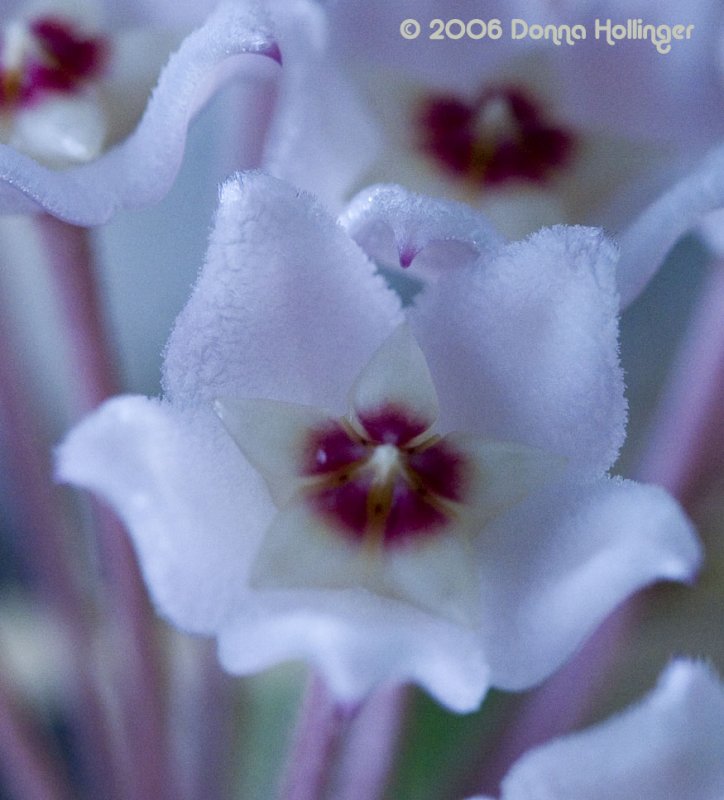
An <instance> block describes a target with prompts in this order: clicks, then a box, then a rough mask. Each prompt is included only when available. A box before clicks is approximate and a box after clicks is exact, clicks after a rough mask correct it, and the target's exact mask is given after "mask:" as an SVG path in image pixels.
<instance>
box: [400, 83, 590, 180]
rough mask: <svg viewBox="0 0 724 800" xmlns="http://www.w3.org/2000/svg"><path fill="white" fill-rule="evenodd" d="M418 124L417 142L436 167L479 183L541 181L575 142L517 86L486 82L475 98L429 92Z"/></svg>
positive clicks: (565, 158)
mask: <svg viewBox="0 0 724 800" xmlns="http://www.w3.org/2000/svg"><path fill="white" fill-rule="evenodd" d="M416 128H417V129H418V131H419V133H418V143H419V147H420V148H421V149H422V151H423V152H424V153H425V154H426V155H428V156H429V157H431V158H432V159H433V160H434V162H435V163H436V164H437V165H438V167H440V168H441V169H442V170H444V171H446V172H448V173H450V174H452V175H454V176H456V177H459V178H463V179H466V180H467V181H469V182H472V183H473V184H475V186H477V187H478V188H483V187H490V186H500V185H502V184H506V183H509V182H514V181H524V182H529V183H543V182H545V181H546V180H548V179H549V178H550V177H551V176H552V175H553V174H554V173H555V172H556V170H558V169H559V168H560V167H563V166H565V165H566V164H567V163H568V161H569V160H570V158H571V156H572V153H573V146H574V139H573V136H572V134H571V133H570V132H569V131H566V130H565V129H564V128H562V127H560V126H558V125H555V124H553V123H551V122H549V121H548V120H547V119H546V118H545V116H544V114H543V112H542V110H541V108H540V106H539V105H538V104H537V103H536V102H535V100H533V99H532V98H531V97H529V96H528V95H527V94H526V93H525V92H523V91H521V90H520V89H518V88H515V87H504V86H503V87H489V88H487V89H486V90H485V91H484V92H483V93H482V94H481V95H480V96H479V97H478V98H477V99H476V100H474V101H473V102H467V101H465V100H461V99H459V98H456V97H446V96H442V95H436V96H432V97H429V98H428V99H427V100H426V101H425V102H424V103H423V105H422V107H421V109H420V111H419V114H418V118H417V120H416Z"/></svg>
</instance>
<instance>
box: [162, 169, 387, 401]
mask: <svg viewBox="0 0 724 800" xmlns="http://www.w3.org/2000/svg"><path fill="white" fill-rule="evenodd" d="M400 321H401V312H400V307H399V301H398V300H397V298H396V297H395V295H394V294H393V293H392V292H391V291H390V290H389V289H387V287H386V285H385V283H384V281H383V279H382V278H381V277H380V276H379V275H376V274H375V271H374V267H373V265H372V264H371V263H370V262H369V261H367V259H366V258H365V257H364V255H363V254H362V252H361V251H360V250H359V249H358V248H357V246H356V245H355V244H354V243H353V242H351V241H350V240H349V238H348V237H347V236H346V235H345V234H344V232H343V231H342V230H341V229H340V228H339V226H338V225H336V223H335V222H334V221H333V220H332V219H331V218H329V217H327V216H326V214H325V213H324V212H323V210H322V209H320V207H319V206H318V205H317V204H316V203H315V202H314V201H313V200H312V199H311V198H310V197H308V196H306V195H303V194H302V195H300V193H299V192H298V191H297V190H295V189H294V188H292V187H291V186H289V185H287V184H284V183H282V182H280V181H277V180H275V179H273V178H269V177H267V176H264V175H258V174H250V175H246V176H244V177H237V178H234V179H232V180H230V181H229V182H227V183H226V184H225V185H224V188H223V190H222V193H221V203H220V207H219V212H218V215H217V218H216V225H215V229H214V232H213V235H212V238H211V244H210V247H209V253H208V256H207V261H206V266H205V268H204V270H203V272H202V274H201V276H200V278H199V281H198V283H197V285H196V288H195V290H194V293H193V295H192V296H191V299H190V300H189V302H188V304H187V305H186V308H185V309H184V310H183V311H182V313H181V314H180V316H179V318H178V320H177V322H176V327H175V329H174V331H173V333H172V335H171V338H170V340H169V344H168V348H167V351H166V361H165V367H164V384H165V388H166V391H167V393H168V395H169V396H170V397H171V399H173V400H174V401H178V402H181V403H189V402H192V403H196V402H204V401H209V402H211V401H213V400H214V399H216V398H218V397H249V396H252V397H265V398H269V399H273V400H284V401H289V402H296V403H303V404H306V405H312V406H317V407H323V408H330V410H332V411H336V412H337V413H340V414H341V413H344V409H345V406H346V393H347V392H348V390H349V387H350V386H351V385H352V383H353V381H354V379H355V378H356V376H357V375H358V374H359V372H360V370H361V369H362V367H363V366H364V365H365V364H366V363H367V361H368V360H369V358H370V356H371V355H372V353H373V352H374V350H375V349H376V348H377V347H379V345H380V344H381V343H382V341H384V339H385V338H386V337H387V336H388V335H389V333H390V332H391V331H392V330H393V329H394V327H395V326H396V325H397V324H398V323H399V322H400ZM348 332H349V333H348Z"/></svg>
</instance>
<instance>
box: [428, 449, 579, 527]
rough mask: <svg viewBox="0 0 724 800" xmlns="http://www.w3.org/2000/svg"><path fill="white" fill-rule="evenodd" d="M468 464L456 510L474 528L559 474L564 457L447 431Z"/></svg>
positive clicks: (562, 470)
mask: <svg viewBox="0 0 724 800" xmlns="http://www.w3.org/2000/svg"><path fill="white" fill-rule="evenodd" d="M443 442H449V443H450V444H452V447H453V450H454V452H456V453H460V454H462V455H463V456H464V457H465V458H466V459H467V463H469V464H470V465H471V468H472V469H471V473H472V474H471V476H470V478H469V484H468V486H467V487H466V490H465V497H464V504H461V506H460V513H461V514H463V515H465V517H466V519H469V520H470V521H471V523H472V524H473V525H474V526H476V527H477V528H479V527H481V526H483V525H485V524H486V523H488V522H490V520H492V519H494V518H495V517H497V516H498V515H499V514H502V513H503V512H504V511H507V510H508V509H509V508H511V507H512V506H514V505H515V504H516V503H519V502H521V501H522V500H523V499H524V498H525V497H527V496H528V495H529V494H532V493H533V492H535V491H537V490H538V489H540V488H541V487H542V486H544V485H545V484H546V483H550V482H552V481H556V480H558V479H559V478H561V477H562V475H563V472H564V469H565V464H566V462H565V459H562V458H561V457H560V456H555V455H553V454H551V453H546V452H545V451H543V450H537V449H535V448H533V447H526V446H525V445H523V444H516V443H515V442H493V441H489V440H487V439H480V438H477V437H472V436H468V435H466V434H462V433H451V434H448V435H447V436H446V437H445V438H444V439H443Z"/></svg>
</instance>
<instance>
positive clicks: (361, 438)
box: [303, 406, 469, 547]
mask: <svg viewBox="0 0 724 800" xmlns="http://www.w3.org/2000/svg"><path fill="white" fill-rule="evenodd" d="M359 421H360V424H361V427H362V429H363V432H362V433H358V431H357V430H355V428H354V427H353V426H352V425H351V424H350V423H349V422H348V421H347V420H344V419H343V420H341V421H339V422H337V421H333V420H330V422H329V423H328V424H327V425H325V426H323V427H320V428H318V429H315V430H312V431H310V432H309V435H308V438H307V442H306V447H305V453H304V466H303V474H304V476H305V477H308V478H310V479H311V480H310V482H309V486H308V488H307V489H306V492H307V495H306V496H307V499H308V501H309V503H310V504H311V507H312V508H313V510H314V511H315V513H317V514H319V515H320V516H322V517H323V518H324V520H325V521H326V522H327V523H328V524H331V526H332V528H333V529H334V530H336V531H338V532H339V533H340V534H341V535H343V536H345V537H346V538H348V539H352V540H354V541H359V542H367V543H372V544H380V545H382V546H385V547H394V546H399V545H404V544H406V543H408V542H410V541H411V540H413V539H416V538H419V537H421V536H430V535H434V534H438V533H440V532H441V531H442V530H443V529H444V528H445V527H446V525H448V523H450V522H451V521H452V519H453V518H454V516H455V505H456V504H459V503H461V502H463V501H464V497H465V484H466V473H467V470H468V468H469V465H468V463H467V460H466V458H465V457H464V456H463V455H462V454H461V453H459V452H457V451H456V450H455V448H454V447H452V446H451V445H450V444H449V443H447V442H446V441H445V440H444V439H440V437H439V436H435V435H433V434H429V432H428V426H427V425H426V424H425V423H424V422H421V421H420V420H417V419H415V417H414V415H413V414H409V413H408V412H407V411H406V410H405V409H402V408H399V407H396V406H386V407H385V408H382V409H379V410H378V411H376V412H374V413H371V414H365V415H362V416H361V417H360V420H359Z"/></svg>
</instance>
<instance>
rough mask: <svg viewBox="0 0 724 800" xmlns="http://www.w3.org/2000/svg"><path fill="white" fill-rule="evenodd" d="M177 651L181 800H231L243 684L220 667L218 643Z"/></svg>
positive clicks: (189, 644) (190, 643) (175, 714)
mask: <svg viewBox="0 0 724 800" xmlns="http://www.w3.org/2000/svg"><path fill="white" fill-rule="evenodd" d="M183 644H184V646H183V647H177V648H175V650H174V653H175V656H176V670H175V672H176V678H175V681H174V685H173V686H172V689H173V697H174V703H173V706H172V709H171V711H172V717H171V730H172V734H173V744H174V747H175V763H176V764H177V765H178V773H179V785H180V787H181V795H180V797H181V800H225V798H228V797H229V796H230V786H231V784H232V780H233V774H232V764H233V759H234V744H235V742H234V739H235V736H234V716H235V715H234V712H235V706H236V704H237V697H236V694H237V688H238V681H237V680H235V679H234V678H232V677H231V676H230V675H228V674H227V673H225V672H223V671H222V669H221V667H220V666H219V659H218V656H217V654H216V643H215V642H212V641H202V640H198V639H193V640H187V641H184V643H183Z"/></svg>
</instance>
